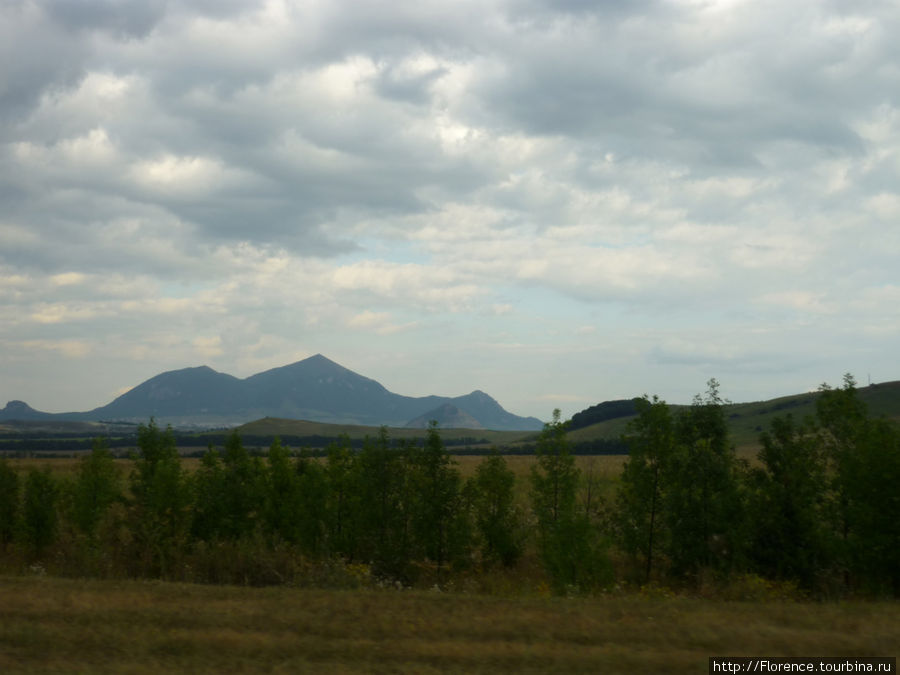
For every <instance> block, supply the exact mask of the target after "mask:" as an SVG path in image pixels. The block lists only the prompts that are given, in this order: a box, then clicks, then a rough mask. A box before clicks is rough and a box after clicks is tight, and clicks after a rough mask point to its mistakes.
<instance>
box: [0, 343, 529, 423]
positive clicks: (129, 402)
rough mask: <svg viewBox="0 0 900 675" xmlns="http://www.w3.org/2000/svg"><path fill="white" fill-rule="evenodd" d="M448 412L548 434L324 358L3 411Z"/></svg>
mask: <svg viewBox="0 0 900 675" xmlns="http://www.w3.org/2000/svg"><path fill="white" fill-rule="evenodd" d="M445 405H451V406H453V407H455V408H457V409H458V411H460V413H461V414H459V415H457V421H459V422H461V423H466V424H475V425H477V426H475V427H474V428H480V429H495V430H501V431H531V430H538V429H541V428H542V427H543V423H542V422H541V421H540V420H539V419H537V418H536V417H520V416H518V415H514V414H512V413H510V412H508V411H506V410H504V409H503V407H502V406H501V405H500V404H499V403H497V401H495V400H494V399H493V398H491V397H490V396H488V395H487V394H485V393H484V392H482V391H477V390H476V391H473V392H472V393H471V394H466V395H465V396H457V397H447V396H423V397H412V396H402V395H400V394H395V393H393V392H390V391H388V390H387V389H386V388H385V387H384V386H382V385H381V384H380V383H378V382H376V381H375V380H372V379H370V378H367V377H364V376H362V375H359V374H357V373H355V372H353V371H352V370H349V369H347V368H345V367H344V366H341V365H340V364H338V363H335V362H334V361H331V360H330V359H328V358H326V357H324V356H322V355H321V354H316V355H315V356H311V357H309V358H307V359H304V360H302V361H298V362H296V363H292V364H290V365H286V366H281V367H278V368H272V369H270V370H267V371H264V372H262V373H257V374H255V375H251V376H250V377H247V378H245V379H239V378H237V377H234V376H233V375H228V374H227V373H220V372H218V371H215V370H213V369H212V368H210V367H208V366H199V367H192V368H182V369H180V370H172V371H168V372H164V373H160V374H159V375H156V376H155V377H151V378H150V379H149V380H146V381H145V382H143V383H141V384H139V385H138V386H136V387H134V388H133V389H131V390H130V391H128V392H126V393H124V394H122V395H121V396H119V397H118V398H116V399H115V400H113V401H112V402H111V403H109V404H107V405H105V406H102V407H99V408H95V409H94V410H91V411H89V412H80V413H58V414H53V413H43V412H40V411H37V410H34V409H33V408H31V407H30V406H28V404H26V403H24V402H22V401H10V402H9V403H8V404H7V406H6V407H5V408H4V409H2V410H0V421H2V420H12V419H60V420H76V421H87V420H106V421H110V420H117V421H118V420H121V421H132V422H142V421H147V420H148V419H149V418H150V417H155V418H156V419H157V420H158V421H159V422H160V423H163V424H173V425H182V426H184V425H193V426H217V425H232V424H241V423H244V422H249V421H252V420H256V419H260V418H262V417H280V418H289V419H305V420H310V421H315V422H328V423H332V424H359V425H365V426H379V425H382V424H384V425H387V426H394V427H402V426H406V425H407V424H408V423H412V422H414V421H416V420H417V419H418V418H419V417H422V416H425V417H428V415H435V417H432V418H431V419H437V417H439V416H442V415H444V413H445V412H446V411H443V412H442V411H441V408H442V406H445ZM439 421H440V420H439ZM442 426H448V425H446V424H442ZM463 428H469V427H463Z"/></svg>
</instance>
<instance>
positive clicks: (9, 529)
mask: <svg viewBox="0 0 900 675" xmlns="http://www.w3.org/2000/svg"><path fill="white" fill-rule="evenodd" d="M18 518H19V475H18V474H17V473H16V471H15V470H14V469H13V468H12V467H11V466H10V465H9V463H8V462H7V461H6V458H5V457H0V551H5V550H6V547H7V546H8V545H9V543H10V542H11V541H12V540H13V535H14V533H15V531H16V523H17V521H18Z"/></svg>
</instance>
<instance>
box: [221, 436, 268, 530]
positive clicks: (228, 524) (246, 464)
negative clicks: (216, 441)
mask: <svg viewBox="0 0 900 675" xmlns="http://www.w3.org/2000/svg"><path fill="white" fill-rule="evenodd" d="M221 477H222V492H221V497H222V499H223V500H224V505H223V509H222V512H223V513H222V515H223V522H222V534H223V536H224V537H225V538H226V539H231V540H236V539H241V538H242V537H246V536H247V535H249V534H250V533H251V532H252V531H253V530H254V528H255V527H256V525H257V524H258V522H259V516H260V513H259V512H260V510H261V509H262V506H263V504H264V494H263V493H264V488H263V482H264V476H263V469H262V464H261V463H260V461H259V459H258V458H256V457H251V456H250V454H249V453H248V452H247V449H246V448H245V447H244V444H243V442H242V441H241V436H240V434H239V433H238V432H237V431H236V430H235V431H232V432H231V434H229V436H228V438H227V440H226V441H225V453H224V455H223V457H222V476H221Z"/></svg>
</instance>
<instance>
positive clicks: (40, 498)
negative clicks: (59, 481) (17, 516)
mask: <svg viewBox="0 0 900 675" xmlns="http://www.w3.org/2000/svg"><path fill="white" fill-rule="evenodd" d="M58 497H59V488H58V486H57V485H56V482H55V481H54V480H53V476H52V475H51V474H50V469H44V470H42V471H38V470H37V469H31V470H29V472H28V477H27V478H26V479H25V501H24V505H23V509H22V511H23V513H22V524H23V528H24V534H25V542H26V543H27V544H28V545H29V547H30V549H31V552H32V554H33V555H34V557H39V556H40V555H41V554H43V553H44V551H45V550H46V548H47V547H48V546H49V545H50V544H52V543H53V541H54V539H55V538H56V532H57V527H58V524H59V523H58V519H57V514H56V501H57V498H58Z"/></svg>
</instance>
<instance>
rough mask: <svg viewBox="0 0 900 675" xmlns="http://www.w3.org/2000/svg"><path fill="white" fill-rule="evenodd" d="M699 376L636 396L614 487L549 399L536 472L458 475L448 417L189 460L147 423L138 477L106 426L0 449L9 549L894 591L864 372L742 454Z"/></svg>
mask: <svg viewBox="0 0 900 675" xmlns="http://www.w3.org/2000/svg"><path fill="white" fill-rule="evenodd" d="M708 387H709V388H708V390H707V392H706V394H705V395H704V396H698V397H696V398H695V400H694V402H693V404H692V405H691V406H689V407H685V408H683V409H679V410H678V412H677V413H673V412H672V411H671V410H670V408H669V406H668V405H667V404H666V403H665V402H664V401H662V400H660V399H658V398H656V397H654V398H648V397H644V398H642V399H637V400H636V401H635V402H634V405H635V407H636V410H637V412H638V415H637V417H636V418H635V419H634V420H633V421H632V422H631V424H630V426H629V428H628V432H627V433H626V435H625V436H624V438H623V439H622V442H623V443H624V444H626V445H627V447H628V449H629V457H628V459H627V461H626V462H625V465H624V469H623V472H622V475H621V477H620V479H619V481H618V486H617V490H616V491H615V493H614V494H613V495H605V496H604V495H602V494H600V489H599V485H598V483H597V481H596V477H595V476H593V475H591V474H590V473H587V474H586V473H585V472H583V471H580V470H579V469H578V468H577V466H576V463H575V455H574V452H573V450H574V448H573V445H572V444H571V442H570V441H569V439H568V438H567V435H566V431H567V424H566V423H564V422H562V421H561V420H560V416H559V411H555V412H554V417H553V420H552V421H551V422H550V423H549V424H547V425H545V428H544V430H543V432H542V433H541V434H540V437H539V438H538V441H537V443H536V446H535V453H536V455H537V457H536V461H535V463H534V465H533V467H532V468H531V472H530V474H529V476H528V477H527V485H526V486H524V489H519V488H518V487H517V485H516V482H517V478H516V475H515V473H514V472H513V471H512V470H511V469H510V468H509V466H508V464H507V461H506V459H505V458H504V457H503V456H502V455H500V454H499V453H494V454H492V455H490V456H487V457H485V458H484V459H482V460H481V462H480V463H479V464H478V466H477V467H476V469H475V472H474V475H472V476H471V477H469V478H467V479H463V477H462V476H461V474H460V472H459V469H458V467H457V466H456V464H455V462H454V460H453V458H452V456H451V455H450V454H449V452H448V449H447V447H446V445H445V444H444V442H443V440H442V438H441V435H440V432H439V430H438V428H437V426H436V424H432V425H431V426H430V427H429V428H428V429H427V431H426V435H425V438H424V440H423V441H419V442H414V441H403V440H400V441H396V442H394V441H392V439H391V438H390V437H389V434H388V431H387V429H385V428H382V429H381V430H380V432H379V433H378V434H377V435H375V436H374V437H370V438H367V439H366V440H365V441H364V442H363V444H362V447H358V448H355V447H353V446H352V444H351V443H350V442H349V440H348V439H343V440H342V441H340V442H335V443H332V444H331V445H330V446H329V447H328V450H327V453H326V455H325V457H322V458H317V457H313V456H311V455H309V454H306V453H300V454H299V455H298V454H292V453H291V452H290V451H289V450H288V449H287V448H286V447H285V446H284V445H283V444H282V443H281V442H280V441H279V440H277V439H276V440H275V441H274V442H273V443H272V444H271V446H270V447H269V449H268V453H267V454H266V455H265V456H264V457H261V456H259V455H255V454H251V453H250V452H248V450H247V448H246V447H245V445H244V442H243V440H242V438H241V437H240V436H239V435H238V434H237V433H233V434H231V435H230V436H228V437H227V438H226V439H224V447H223V448H222V450H221V451H220V450H217V449H215V448H213V447H212V446H211V447H210V448H209V449H208V450H207V452H206V453H205V454H204V456H203V457H202V459H201V461H200V465H199V467H198V468H197V469H196V470H194V471H187V470H186V469H185V468H184V466H183V463H182V459H181V458H180V457H179V455H178V452H177V444H176V438H175V436H174V434H173V432H172V430H171V429H170V428H167V429H161V428H160V427H159V426H158V425H157V424H156V423H155V422H154V421H153V420H151V421H150V423H149V424H147V425H141V426H140V427H139V428H138V434H137V439H136V444H137V448H138V451H137V454H136V455H135V456H134V457H133V461H132V466H131V471H130V472H129V474H128V475H127V476H123V475H121V472H120V470H119V468H118V466H117V465H116V463H115V460H114V458H113V456H112V454H111V453H110V451H109V449H108V447H107V446H106V443H105V441H104V440H103V439H97V440H95V442H94V447H93V449H92V451H91V453H90V454H89V455H87V456H86V457H84V458H83V459H82V460H81V461H80V463H79V465H78V468H77V470H76V471H75V473H74V474H73V475H71V476H56V475H54V474H52V473H51V472H50V471H49V470H48V469H44V470H39V469H30V470H28V471H27V472H23V473H22V474H20V473H19V472H17V471H15V470H14V469H13V468H12V467H11V465H10V464H9V463H8V462H7V461H6V460H0V560H2V564H3V565H4V566H5V569H14V568H15V566H16V565H17V564H18V565H24V566H28V565H31V566H35V565H42V566H46V567H48V568H50V569H51V570H52V571H54V572H58V573H62V574H74V575H92V576H132V577H145V578H146V577H150V578H163V579H179V580H188V581H203V582H214V583H216V582H228V583H252V584H271V583H286V582H303V580H306V581H307V582H309V583H319V584H327V583H338V582H337V581H335V578H334V577H335V575H340V574H343V575H344V577H343V578H344V579H345V581H346V579H347V574H348V570H349V571H350V572H354V570H355V571H356V572H359V571H360V570H364V571H365V574H366V575H368V576H369V577H370V578H374V579H380V580H385V581H386V582H389V583H400V584H411V583H416V582H417V581H422V580H427V581H428V582H431V581H434V582H436V583H442V582H443V581H444V580H446V579H449V578H452V575H453V574H455V573H460V572H461V573H466V574H473V573H475V574H477V573H480V572H483V571H485V570H489V569H491V568H497V569H508V570H517V569H526V568H528V569H530V567H529V565H530V564H531V563H539V568H540V570H541V572H540V573H541V574H542V575H543V578H545V579H546V582H547V584H548V585H549V586H550V587H551V588H552V589H553V590H554V591H556V592H558V593H573V592H591V591H595V590H599V589H603V588H608V587H609V586H610V585H612V584H614V583H616V582H620V583H621V582H624V583H630V584H635V585H644V584H647V583H655V584H662V585H678V586H688V587H690V586H697V585H699V584H701V583H703V582H704V580H707V579H709V578H712V579H715V580H717V581H719V582H723V583H727V582H728V580H729V579H733V578H740V577H746V576H747V575H753V576H754V578H758V579H761V580H770V581H772V582H777V583H784V584H789V585H791V586H792V587H796V588H797V589H800V590H801V591H804V592H807V593H810V594H814V595H816V596H840V595H844V594H847V593H861V594H872V595H893V596H898V595H900V546H898V544H900V490H898V489H897V486H898V485H900V431H898V428H897V427H896V426H895V425H894V424H892V423H890V422H888V421H886V420H884V419H875V418H872V417H871V416H869V415H868V413H867V411H866V409H865V406H864V405H863V403H862V402H861V401H860V400H859V398H858V397H857V393H856V389H855V383H854V382H853V380H852V378H851V377H849V376H847V377H846V378H845V382H844V385H843V387H841V388H839V389H831V388H828V387H824V386H823V389H822V392H821V395H820V397H819V398H818V400H817V413H816V416H815V417H814V418H810V419H806V420H795V419H794V418H793V417H792V416H791V415H786V416H785V417H781V418H777V419H776V420H775V421H774V422H773V423H772V425H771V428H770V429H769V430H768V431H767V432H765V433H764V434H763V436H762V439H761V440H762V446H763V447H762V450H761V451H760V453H759V458H758V462H757V463H755V464H752V465H751V464H750V463H748V462H745V461H740V460H738V459H737V458H736V456H735V453H734V448H733V446H732V445H731V444H730V442H729V439H728V426H727V423H726V419H725V413H724V401H723V400H722V399H721V398H720V396H719V391H718V383H717V382H716V381H715V380H711V381H710V382H709V384H708ZM522 493H524V494H525V499H524V500H522V499H519V495H521V494H522ZM354 573H355V572H354ZM351 576H352V574H351Z"/></svg>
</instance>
